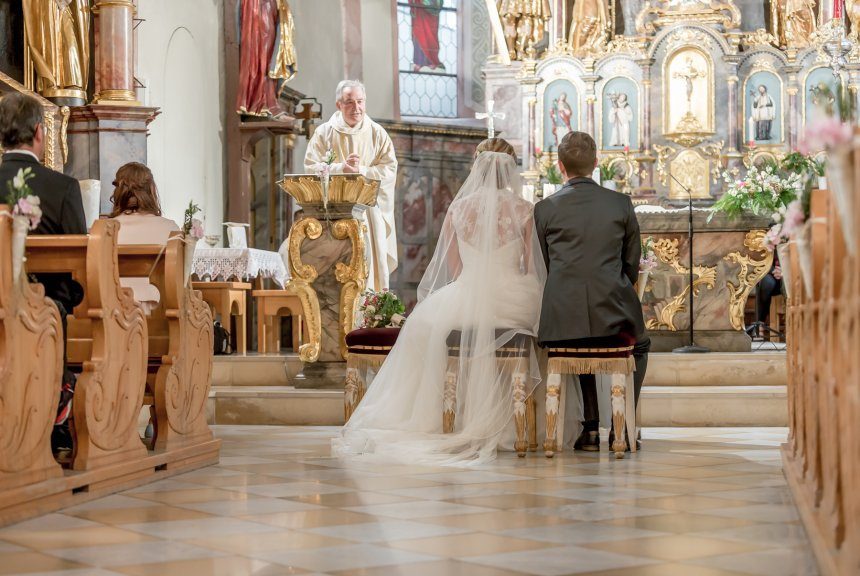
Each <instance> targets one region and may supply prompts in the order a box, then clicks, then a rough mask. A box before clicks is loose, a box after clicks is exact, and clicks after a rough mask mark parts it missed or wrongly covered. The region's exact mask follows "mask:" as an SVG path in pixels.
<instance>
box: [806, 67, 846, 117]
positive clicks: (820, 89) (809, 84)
mask: <svg viewBox="0 0 860 576" xmlns="http://www.w3.org/2000/svg"><path fill="white" fill-rule="evenodd" d="M840 84H841V80H840V78H839V76H836V75H835V74H833V70H832V69H830V68H825V67H824V66H821V67H818V68H813V69H812V70H810V71H809V73H808V74H807V75H806V79H805V80H804V82H803V124H804V125H806V123H807V122H809V121H811V120H815V119H816V118H819V117H822V116H838V115H839V87H840Z"/></svg>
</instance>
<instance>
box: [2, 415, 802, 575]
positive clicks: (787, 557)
mask: <svg viewBox="0 0 860 576" xmlns="http://www.w3.org/2000/svg"><path fill="white" fill-rule="evenodd" d="M215 433H216V434H217V436H218V437H220V438H221V439H223V441H224V445H223V451H222V457H221V462H220V464H219V465H218V466H213V467H210V468H206V469H202V470H197V471H194V472H191V473H188V474H183V475H181V476H177V477H174V478H172V479H168V480H163V481H161V482H158V483H156V484H151V485H148V486H143V487H141V488H137V489H134V490H130V491H127V492H124V493H122V494H117V495H113V496H109V497H107V498H103V499H100V500H96V501H93V502H89V503H87V504H84V505H81V506H78V507H75V508H70V509H66V510H63V511H62V512H61V513H55V514H49V515H47V516H44V517H41V518H37V519H34V520H30V521H26V522H22V523H20V524H16V525H13V526H8V527H6V528H3V529H2V530H0V574H39V575H46V574H48V575H52V576H56V575H64V576H109V575H118V574H124V575H131V576H149V575H153V576H155V575H158V576H174V575H176V576H191V575H196V574H200V575H230V576H234V575H242V574H253V575H256V576H270V575H285V574H330V575H334V576H359V575H361V576H389V575H404V576H405V575H409V576H425V575H426V576H429V575H440V576H516V575H523V574H529V575H536V576H559V575H564V574H592V575H598V574H599V575H602V576H633V575H640V576H652V575H653V576H697V575H701V576H728V575H740V574H745V575H761V576H767V575H775V576H777V575H778V576H792V575H796V576H814V575H815V574H817V569H816V567H815V562H814V559H813V557H812V553H811V549H810V546H809V543H808V541H807V539H806V535H805V534H804V531H803V528H802V526H801V525H800V524H799V522H798V517H797V511H796V509H795V507H794V505H793V504H792V502H791V497H790V495H789V491H788V488H787V486H786V482H785V479H784V478H783V475H782V471H781V467H780V458H779V452H778V447H779V445H780V443H781V442H783V441H784V439H785V435H786V431H785V430H784V429H772V428H767V429H761V428H759V429H738V428H732V429H714V428H708V429H647V430H645V432H644V443H645V445H644V450H643V451H642V452H639V453H638V454H636V455H633V456H632V457H628V458H627V459H626V460H621V461H615V460H614V459H610V457H609V455H608V454H607V453H606V452H602V453H600V454H587V453H579V452H578V453H576V454H573V453H570V454H563V455H560V456H557V457H556V458H555V459H554V460H546V459H545V458H544V457H543V456H542V455H540V456H539V455H535V454H530V455H529V457H528V458H526V459H525V460H520V459H518V458H517V457H516V456H515V455H513V454H510V453H504V454H502V455H500V457H499V459H498V460H497V461H496V462H494V463H493V464H492V465H489V466H486V467H483V468H480V469H474V470H472V469H470V470H461V469H450V468H427V467H417V466H387V467H380V466H378V465H365V464H356V463H349V462H344V461H339V460H337V459H333V458H330V457H329V440H330V438H331V437H332V436H333V435H334V434H335V433H336V429H335V428H314V427H269V426H218V427H215ZM604 446H605V445H604Z"/></svg>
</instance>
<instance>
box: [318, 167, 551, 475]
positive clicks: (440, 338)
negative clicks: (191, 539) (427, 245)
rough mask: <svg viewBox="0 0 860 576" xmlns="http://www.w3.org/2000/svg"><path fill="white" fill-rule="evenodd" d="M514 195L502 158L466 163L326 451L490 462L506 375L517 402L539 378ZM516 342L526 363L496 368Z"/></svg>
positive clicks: (509, 410)
mask: <svg viewBox="0 0 860 576" xmlns="http://www.w3.org/2000/svg"><path fill="white" fill-rule="evenodd" d="M519 190H520V186H519V181H518V177H517V166H516V163H515V161H514V159H513V158H512V157H511V156H509V155H507V154H501V153H490V152H484V153H482V154H480V155H479V156H478V158H477V159H476V161H475V165H474V166H473V169H472V172H471V174H470V176H469V178H468V179H467V180H466V183H465V184H464V185H463V187H462V188H461V190H460V192H459V193H458V195H457V197H456V198H455V199H454V201H453V202H452V204H451V207H450V208H449V210H448V214H447V215H446V219H445V224H444V226H443V230H442V235H441V237H440V239H439V243H438V244H437V247H436V251H435V253H434V256H433V259H432V261H431V263H430V265H429V267H428V269H427V272H426V273H425V275H424V278H423V279H422V281H421V284H420V286H419V303H418V305H417V306H416V307H415V309H414V311H413V312H412V314H410V315H409V317H408V319H407V321H406V324H405V326H404V328H403V329H402V330H401V332H400V335H399V337H398V340H397V344H396V345H395V346H394V348H393V350H392V351H391V352H390V354H389V356H388V358H387V359H386V361H385V363H384V364H383V366H382V368H381V369H380V371H379V373H378V374H377V376H376V378H375V379H374V380H373V382H372V383H371V385H370V387H369V388H368V390H367V393H366V394H365V396H364V399H363V400H362V401H361V403H360V404H359V406H358V408H357V410H356V411H355V412H354V413H353V415H352V417H351V419H350V421H349V422H348V423H347V424H346V426H344V427H343V429H342V432H341V435H340V437H339V438H336V439H335V440H334V441H333V443H332V448H333V453H334V454H336V455H340V456H347V455H350V456H359V455H360V456H361V457H362V458H366V459H382V460H386V461H387V460H393V461H399V462H409V463H418V464H460V465H462V464H477V463H483V462H487V461H489V460H491V459H493V458H494V457H495V454H496V449H497V447H498V445H499V443H500V442H501V439H502V436H503V434H504V432H505V429H506V427H507V425H508V423H509V422H510V421H511V419H512V417H513V410H514V408H513V406H514V404H513V383H512V376H513V375H514V374H512V370H516V371H518V372H519V371H522V372H523V373H522V374H521V376H522V377H524V378H525V380H526V382H527V386H526V393H527V394H531V393H532V392H533V390H534V388H535V386H536V385H537V384H538V382H539V380H540V373H539V368H538V364H537V361H536V356H535V348H534V347H535V346H536V343H535V342H534V338H533V336H534V335H535V334H536V333H537V324H538V320H539V317H540V304H541V297H542V293H543V284H544V280H545V278H546V270H545V268H544V263H543V258H542V256H541V254H540V249H539V246H538V244H537V242H536V241H534V240H533V230H534V224H533V221H532V213H533V205H532V204H531V203H530V202H528V201H526V200H524V199H523V198H521V197H520V195H519V194H518V191H519ZM515 191H517V192H515ZM452 332H454V333H455V335H456V334H459V339H458V340H457V341H456V342H453V344H454V345H455V346H457V347H458V348H459V356H460V359H459V367H458V369H457V374H456V376H457V399H456V411H455V420H454V422H455V427H454V432H453V433H449V434H443V433H442V407H443V392H444V386H445V380H446V372H447V366H448V340H449V336H450V335H451V333H452ZM518 335H526V336H528V337H529V339H528V340H527V341H528V342H529V344H528V347H527V348H528V351H529V352H528V359H527V360H526V361H525V362H524V363H522V364H520V366H518V367H516V368H511V365H512V364H514V365H515V364H516V363H508V362H503V361H500V360H504V359H506V358H508V357H511V352H510V350H511V348H512V346H513V344H514V342H520V341H522V338H516V339H515V337H516V336H518ZM455 337H456V336H455Z"/></svg>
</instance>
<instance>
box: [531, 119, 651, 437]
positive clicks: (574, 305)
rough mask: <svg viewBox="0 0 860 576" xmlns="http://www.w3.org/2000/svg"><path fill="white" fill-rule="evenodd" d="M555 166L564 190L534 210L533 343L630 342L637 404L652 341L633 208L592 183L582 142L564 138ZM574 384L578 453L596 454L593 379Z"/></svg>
mask: <svg viewBox="0 0 860 576" xmlns="http://www.w3.org/2000/svg"><path fill="white" fill-rule="evenodd" d="M558 160H559V169H560V170H561V172H562V174H564V176H565V178H566V179H567V184H565V186H564V187H563V188H562V189H561V190H559V191H558V192H556V193H555V194H553V195H552V196H550V197H549V198H546V199H544V200H541V201H540V202H538V203H537V205H536V206H535V227H536V228H537V234H538V238H539V240H540V244H541V250H542V251H543V256H544V260H545V262H546V266H547V280H546V287H545V288H544V295H543V304H542V310H541V319H540V329H539V331H538V339H539V341H540V343H541V345H542V346H545V347H560V348H566V347H572V346H576V345H582V344H583V342H582V340H584V339H594V338H607V337H612V336H617V335H618V334H621V333H626V334H629V335H631V336H634V337H635V339H636V346H635V348H634V358H635V361H636V374H635V377H634V380H635V393H636V394H635V395H636V398H635V401H636V402H637V403H638V401H639V391H640V390H641V388H642V382H643V381H644V379H645V370H646V368H647V366H648V350H649V349H650V346H651V341H650V339H649V338H648V334H647V332H646V330H645V322H644V319H643V317H642V305H641V303H640V302H639V297H638V296H637V294H636V290H635V289H634V288H633V285H634V284H635V283H636V280H637V279H638V277H639V259H640V257H641V251H642V247H641V244H640V238H639V223H638V221H637V220H636V214H635V213H634V211H633V203H632V202H631V201H630V198H629V197H628V196H626V195H625V194H620V193H618V192H613V191H612V190H608V189H606V188H603V187H601V186H599V185H598V184H597V183H596V182H595V181H594V180H592V179H591V174H592V173H593V172H594V169H595V168H596V166H597V146H596V144H595V143H594V139H593V138H592V137H591V136H589V135H588V134H585V133H583V132H570V133H569V134H567V135H566V136H565V137H564V139H563V140H562V142H561V144H560V145H559V147H558ZM579 378H580V385H581V388H582V396H583V404H584V406H583V409H584V413H585V424H584V431H583V433H582V436H580V438H579V440H578V441H577V446H576V447H577V448H581V449H584V450H592V451H594V450H599V446H600V437H599V432H598V426H599V421H600V419H599V414H598V411H597V390H596V384H595V378H594V376H591V375H581V376H580V377H579Z"/></svg>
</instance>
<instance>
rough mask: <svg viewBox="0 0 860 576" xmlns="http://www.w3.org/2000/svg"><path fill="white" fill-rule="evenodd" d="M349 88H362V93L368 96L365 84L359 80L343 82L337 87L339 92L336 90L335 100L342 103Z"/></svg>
mask: <svg viewBox="0 0 860 576" xmlns="http://www.w3.org/2000/svg"><path fill="white" fill-rule="evenodd" d="M347 88H361V91H362V92H364V93H365V94H367V90H365V88H364V84H362V83H361V82H359V81H358V80H341V81H340V82H339V83H338V85H337V90H335V95H334V97H335V100H336V101H337V102H340V101H341V99H342V98H343V91H344V90H346V89H347Z"/></svg>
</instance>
